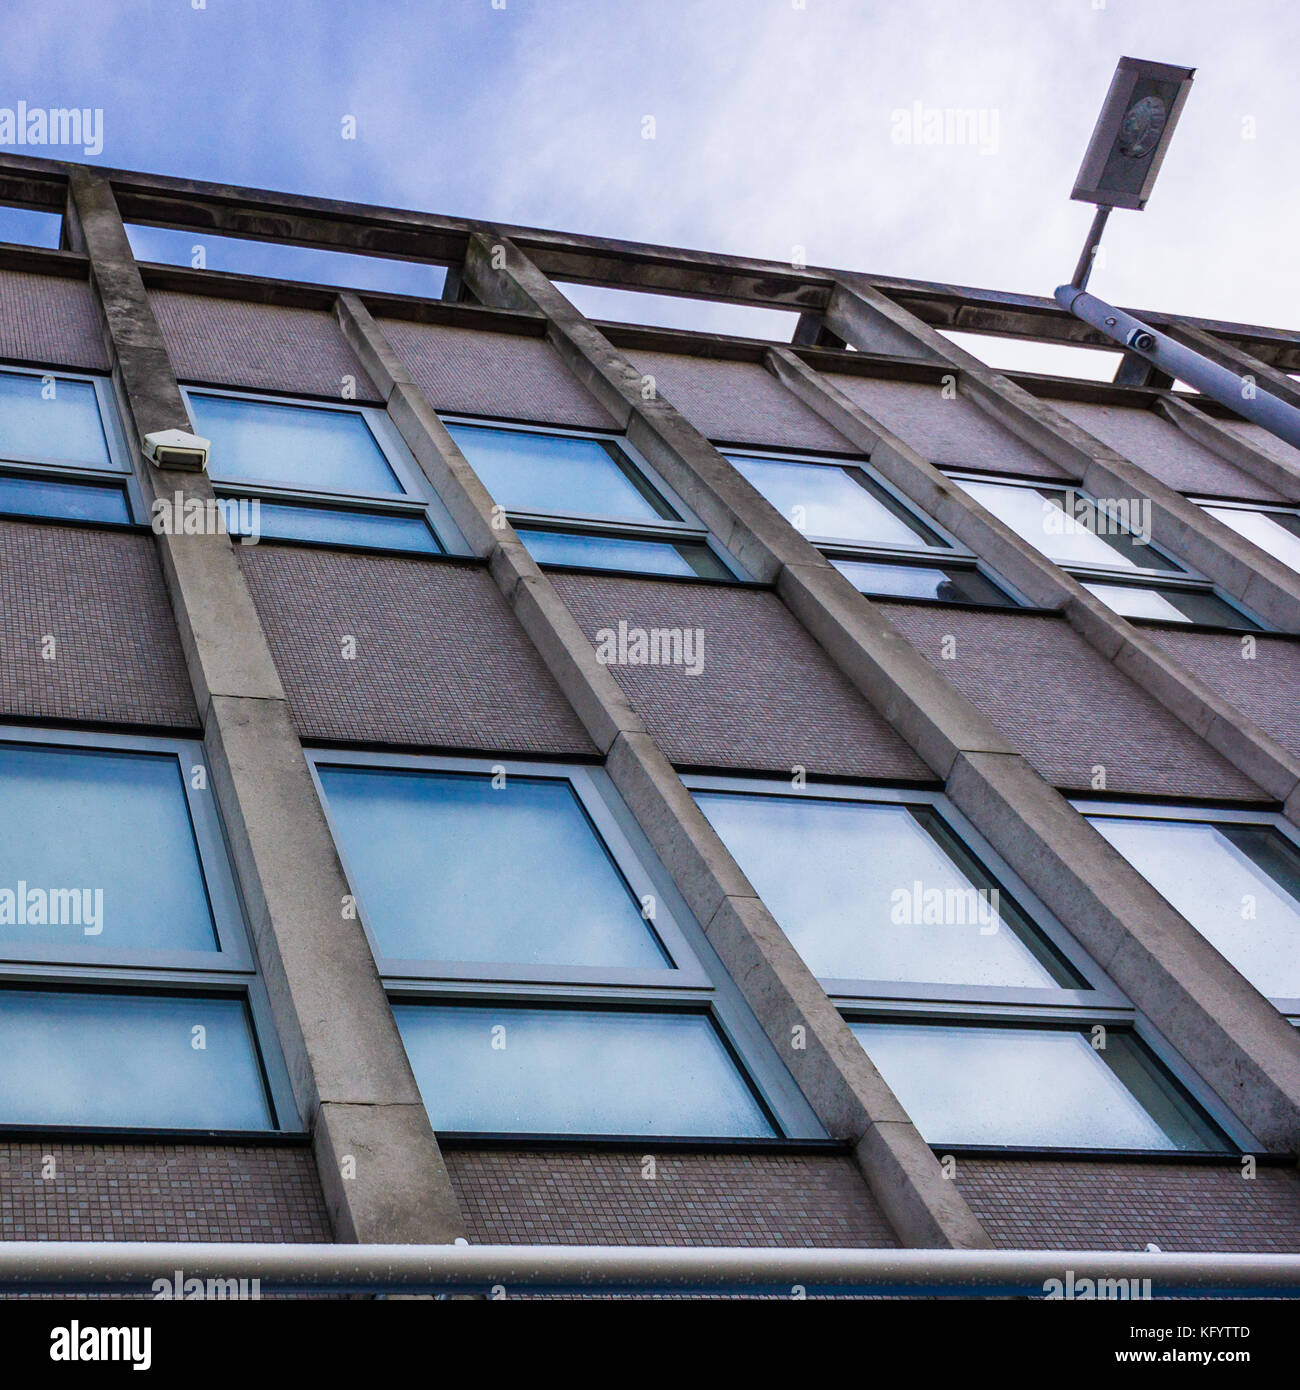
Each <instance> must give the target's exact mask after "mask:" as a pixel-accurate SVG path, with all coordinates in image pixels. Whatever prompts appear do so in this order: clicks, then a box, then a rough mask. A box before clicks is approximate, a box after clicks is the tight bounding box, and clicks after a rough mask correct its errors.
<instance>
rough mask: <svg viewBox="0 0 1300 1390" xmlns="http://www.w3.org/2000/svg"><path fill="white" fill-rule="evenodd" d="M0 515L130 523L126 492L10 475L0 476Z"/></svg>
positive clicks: (88, 484)
mask: <svg viewBox="0 0 1300 1390" xmlns="http://www.w3.org/2000/svg"><path fill="white" fill-rule="evenodd" d="M0 512H17V513H19V514H20V515H22V516H58V517H66V518H68V519H69V520H70V521H119V522H129V521H130V520H131V509H130V508H129V507H128V506H127V502H126V493H125V492H123V491H122V489H121V488H120V487H112V486H106V487H98V486H96V485H95V484H93V483H66V482H62V481H60V480H57V479H51V478H19V477H16V476H14V475H13V474H0Z"/></svg>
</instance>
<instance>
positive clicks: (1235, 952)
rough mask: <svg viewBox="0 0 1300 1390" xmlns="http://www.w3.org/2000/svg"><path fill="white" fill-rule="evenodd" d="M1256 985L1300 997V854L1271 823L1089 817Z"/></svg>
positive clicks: (1266, 990) (1284, 995) (1278, 996)
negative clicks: (1262, 824) (1214, 822)
mask: <svg viewBox="0 0 1300 1390" xmlns="http://www.w3.org/2000/svg"><path fill="white" fill-rule="evenodd" d="M1089 819H1090V820H1091V821H1092V823H1093V825H1095V826H1096V827H1097V829H1098V830H1099V831H1100V832H1101V833H1102V834H1103V835H1104V836H1105V837H1106V839H1108V840H1109V841H1110V843H1111V844H1112V845H1114V847H1115V848H1116V849H1117V850H1119V852H1120V853H1121V854H1122V855H1123V856H1124V858H1125V859H1127V860H1128V861H1129V863H1130V864H1132V865H1133V867H1134V868H1135V869H1136V870H1137V871H1138V872H1139V873H1140V874H1141V875H1142V876H1143V877H1144V878H1145V879H1147V880H1148V881H1149V882H1150V883H1151V884H1152V885H1153V886H1154V887H1155V888H1156V889H1157V891H1158V892H1160V893H1161V894H1162V895H1163V896H1164V897H1166V898H1167V899H1168V900H1169V902H1170V903H1171V904H1172V905H1173V906H1174V907H1175V908H1177V910H1178V911H1179V912H1181V913H1182V915H1183V916H1184V917H1186V918H1187V920H1188V921H1189V922H1190V923H1191V924H1192V925H1193V926H1194V927H1195V928H1196V929H1197V931H1199V932H1200V933H1201V935H1202V936H1204V937H1205V938H1206V940H1207V941H1209V943H1210V944H1211V945H1212V946H1213V947H1214V948H1215V950H1216V951H1218V952H1219V953H1220V955H1222V956H1225V957H1226V958H1227V959H1228V960H1229V961H1230V962H1231V963H1232V964H1233V965H1234V966H1236V968H1237V969H1238V970H1240V971H1241V973H1242V974H1243V975H1244V976H1245V977H1246V978H1247V979H1248V980H1249V981H1250V982H1251V984H1253V985H1254V986H1255V988H1256V989H1258V990H1260V991H1261V993H1263V994H1266V995H1269V996H1271V997H1272V998H1274V999H1300V854H1297V851H1296V849H1295V847H1294V846H1293V845H1292V844H1291V842H1290V841H1289V840H1286V839H1285V838H1283V836H1281V835H1279V834H1278V833H1277V831H1275V830H1273V829H1272V828H1270V827H1269V826H1261V825H1237V824H1231V823H1229V822H1222V823H1219V824H1211V823H1210V822H1207V821H1183V820H1134V819H1130V818H1128V817H1121V816H1090V817H1089Z"/></svg>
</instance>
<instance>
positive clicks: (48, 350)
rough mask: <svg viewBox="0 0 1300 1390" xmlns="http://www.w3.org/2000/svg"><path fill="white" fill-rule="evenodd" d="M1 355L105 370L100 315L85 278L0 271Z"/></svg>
mask: <svg viewBox="0 0 1300 1390" xmlns="http://www.w3.org/2000/svg"><path fill="white" fill-rule="evenodd" d="M0 357H3V358H7V359H9V360H10V361H13V362H27V363H30V364H31V365H32V366H36V367H41V366H50V367H74V368H80V369H81V370H83V371H88V372H106V371H107V370H108V358H107V356H106V354H105V352H104V340H103V337H102V336H101V333H100V327H99V315H98V313H97V311H96V309H95V301H94V298H93V296H92V295H91V292H90V285H89V283H88V282H87V281H85V280H74V279H70V278H68V277H66V276H62V275H36V274H32V273H31V272H29V271H25V270H0Z"/></svg>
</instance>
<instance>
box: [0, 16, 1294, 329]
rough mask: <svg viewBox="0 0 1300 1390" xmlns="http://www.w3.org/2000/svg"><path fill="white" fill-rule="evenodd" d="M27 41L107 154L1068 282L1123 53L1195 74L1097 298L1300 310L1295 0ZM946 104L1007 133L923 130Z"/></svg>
mask: <svg viewBox="0 0 1300 1390" xmlns="http://www.w3.org/2000/svg"><path fill="white" fill-rule="evenodd" d="M196 5H201V8H195V6H196ZM4 39H5V41H4V43H3V45H0V108H3V107H10V108H12V107H16V104H17V102H18V101H19V100H23V101H26V102H27V103H28V106H29V107H35V106H78V107H91V108H102V110H103V113H104V115H103V121H104V148H103V151H102V153H101V154H99V155H98V156H97V157H95V158H94V159H92V160H91V162H98V163H103V164H110V165H114V166H118V167H125V168H138V169H145V170H151V171H156V172H159V173H165V174H175V175H181V176H187V177H193V178H200V179H210V180H218V181H222V182H228V183H236V184H250V185H257V186H261V187H267V188H278V189H286V190H291V191H295V192H301V193H312V194H319V195H323V196H328V197H335V198H343V199H350V200H355V201H370V202H376V203H386V204H391V205H396V206H405V207H415V208H424V209H429V210H433V211H439V212H448V213H456V214H463V215H467V216H474V217H481V218H488V219H497V220H501V221H505V222H516V223H524V224H531V225H541V226H552V227H559V228H566V229H573V230H580V231H585V232H592V233H601V234H606V235H610V236H619V237H627V238H632V239H637V240H644V241H660V242H668V243H673V244H678V245H687V246H695V247H702V248H707V249H712V250H719V251H731V252H738V253H744V254H751V255H757V256H765V257H773V258H778V259H783V260H788V259H792V258H793V257H795V256H797V255H799V254H803V255H804V256H805V257H806V259H807V261H808V262H809V263H810V264H826V265H838V266H844V267H851V268H855V269H862V270H869V271H876V272H879V273H884V274H891V275H903V276H911V277H915V278H922V279H936V280H948V281H952V282H956V283H962V284H972V285H982V286H989V287H993V288H998V289H1010V290H1022V291H1029V292H1035V293H1045V294H1050V292H1051V290H1052V288H1053V287H1054V286H1055V285H1056V284H1057V283H1059V282H1060V281H1061V280H1063V279H1066V278H1068V276H1069V273H1070V271H1071V270H1072V268H1073V264H1074V260H1075V257H1076V255H1077V253H1078V249H1079V245H1080V244H1081V242H1082V239H1083V235H1084V232H1085V230H1086V227H1087V223H1088V218H1089V214H1090V209H1089V208H1087V207H1085V206H1084V205H1081V204H1077V203H1071V202H1070V201H1069V190H1070V187H1071V184H1072V182H1073V176H1074V173H1075V170H1076V168H1077V166H1078V163H1079V159H1080V156H1081V154H1082V152H1083V148H1084V146H1085V144H1086V142H1087V137H1088V135H1089V132H1090V131H1091V128H1092V123H1093V120H1094V118H1095V116H1096V113H1097V110H1098V108H1099V106H1100V103H1101V100H1102V97H1103V96H1104V93H1105V90H1106V86H1107V84H1108V82H1109V79H1110V75H1111V73H1112V71H1113V69H1114V65H1115V62H1116V60H1117V58H1118V57H1119V56H1120V55H1121V54H1124V53H1129V54H1133V55H1135V56H1139V57H1148V58H1156V59H1160V60H1163V61H1167V62H1174V63H1183V64H1187V65H1189V66H1195V67H1196V68H1198V74H1197V79H1196V84H1195V86H1194V88H1193V91H1192V95H1191V98H1190V100H1189V102H1188V105H1187V108H1186V111H1185V112H1184V116H1183V119H1182V123H1181V125H1180V127H1179V130H1178V133H1177V136H1176V137H1175V139H1174V142H1173V146H1172V149H1171V151H1170V154H1169V157H1168V158H1167V160H1166V162H1165V165H1164V169H1163V171H1162V173H1161V176H1160V181H1159V184H1158V186H1157V189H1156V192H1155V195H1154V196H1153V198H1152V201H1151V203H1150V205H1149V207H1148V209H1147V211H1146V212H1144V213H1142V214H1137V213H1125V212H1120V213H1117V214H1116V215H1115V216H1114V217H1113V218H1112V220H1111V227H1110V230H1109V231H1108V232H1107V238H1106V247H1105V253H1106V258H1105V261H1104V262H1103V264H1102V265H1101V266H1100V268H1099V269H1098V272H1097V274H1096V276H1095V279H1094V287H1095V288H1096V289H1097V291H1098V292H1099V293H1101V294H1103V295H1106V296H1107V297H1110V298H1113V299H1115V300H1117V301H1118V302H1120V303H1127V304H1135V305H1138V306H1152V307H1159V308H1168V309H1176V310H1179V311H1182V312H1185V313H1197V314H1204V315H1209V316H1217V317H1224V318H1235V319H1242V320H1247V321H1255V322H1261V323H1268V324H1279V325H1294V324H1296V323H1297V322H1300V288H1297V284H1296V277H1295V275H1294V274H1293V273H1291V271H1292V261H1293V258H1294V254H1295V253H1294V230H1293V229H1294V228H1295V227H1296V226H1297V225H1300V182H1298V181H1297V179H1296V178H1295V171H1296V157H1295V152H1294V140H1295V132H1296V130H1297V129H1300V83H1297V81H1296V73H1295V64H1296V56H1295V55H1296V54H1297V53H1300V5H1296V4H1295V3H1293V0H1257V3H1242V4H1235V5H1226V4H1223V3H1221V0H889V3H884V2H883V0H423V3H419V2H418V0H385V3H372V4H362V3H357V2H356V0H352V2H350V3H349V2H348V0H95V3H93V4H87V3H86V0H40V3H30V4H29V3H23V2H22V0H10V3H9V4H8V5H7V6H6V12H5V23H4ZM918 104H919V108H920V109H921V110H922V111H929V110H932V109H940V110H949V109H951V110H968V109H969V110H975V111H977V112H979V113H980V116H981V119H982V122H983V125H982V130H983V139H982V140H980V141H979V142H977V143H976V144H962V145H957V144H949V145H923V144H916V143H907V142H904V141H902V140H900V138H899V136H900V133H901V134H906V133H907V131H908V130H909V128H910V119H911V117H910V113H911V112H913V111H914V110H916V109H917V108H918ZM346 117H353V118H355V139H346V138H344V131H345V124H344V123H345V118H346ZM648 117H649V118H653V126H652V127H651V126H650V125H649V124H648V123H647V118H648ZM651 130H652V133H653V138H652V139H648V138H645V137H646V135H647V133H648V132H650V131H651ZM25 152H27V153H49V154H52V155H54V156H55V157H65V158H67V157H71V158H80V157H83V156H82V155H81V154H80V152H77V151H68V150H63V149H52V150H47V151H41V150H27V151H25ZM8 225H10V226H12V225H13V223H12V222H10V223H9V224H8ZM6 234H12V233H6ZM193 241H194V238H193V237H191V236H189V235H188V234H186V235H185V236H183V237H182V238H181V241H180V242H174V243H173V244H172V245H171V246H170V247H166V246H164V239H163V238H159V237H156V236H155V237H154V238H152V239H151V240H148V241H146V242H143V243H142V247H143V249H144V250H145V251H146V252H147V253H148V254H150V255H154V256H156V257H158V258H159V259H164V258H166V259H171V258H173V257H176V258H181V259H187V260H188V259H189V257H188V255H187V254H186V251H187V248H188V247H189V246H190V245H191V244H192V243H193ZM182 243H183V244H182ZM225 254H226V253H225V252H223V251H222V249H221V248H220V247H219V246H217V247H210V248H208V256H209V259H208V264H210V265H214V266H218V267H220V266H221V265H223V264H226V263H229V262H228V261H223V259H222V257H223V255H225ZM249 254H250V255H251V256H254V257H256V256H257V255H259V254H261V253H257V252H250V253H249ZM244 264H245V265H246V266H247V268H257V266H258V265H260V264H262V262H253V263H250V262H248V261H245V262H244ZM267 268H268V269H270V268H272V267H270V266H269V264H268V265H267ZM304 273H310V272H309V271H306V272H304ZM426 278H427V277H426ZM407 282H409V277H408V281H407ZM608 303H609V300H608V298H607V297H606V299H605V300H604V301H603V304H605V305H607V304H608ZM585 306H586V307H590V308H592V309H595V310H597V311H600V310H602V301H601V299H600V297H599V296H592V297H589V301H588V302H587V304H586V305H585ZM719 312H725V311H719ZM715 321H716V322H717V323H719V325H721V324H722V322H723V320H722V319H721V318H719V319H716V320H715ZM732 322H733V323H734V320H732ZM734 331H745V329H744V327H743V325H736V326H735V328H734ZM773 331H774V332H777V331H780V330H777V329H774V330H773Z"/></svg>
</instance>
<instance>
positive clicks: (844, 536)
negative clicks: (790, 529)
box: [727, 454, 944, 546]
mask: <svg viewBox="0 0 1300 1390" xmlns="http://www.w3.org/2000/svg"><path fill="white" fill-rule="evenodd" d="M727 457H728V458H730V459H731V461H732V462H733V463H734V464H735V465H736V467H737V468H738V469H739V470H740V472H741V473H743V474H744V475H745V477H746V478H748V479H749V481H750V482H751V483H753V485H754V486H755V487H756V488H757V489H758V491H759V492H761V493H762V494H763V496H764V497H766V498H767V500H768V501H769V502H770V503H771V504H772V505H773V506H774V507H775V508H776V509H777V511H779V512H780V513H781V514H782V516H784V517H785V519H786V520H787V521H789V522H791V523H792V524H793V525H794V526H796V527H797V528H798V529H799V530H800V531H803V532H804V533H805V534H806V535H808V536H813V537H816V538H818V539H823V540H837V541H863V542H867V543H870V544H875V545H904V546H919V545H932V546H942V545H943V544H944V542H943V541H942V540H940V538H939V536H938V534H937V533H936V532H934V531H932V530H931V529H930V528H929V527H928V526H926V525H925V524H924V523H923V522H921V521H919V520H918V519H916V518H915V517H913V516H912V515H911V514H910V513H909V512H908V511H907V510H906V508H904V507H903V506H901V505H900V504H899V503H897V502H895V501H894V500H893V498H891V497H890V496H889V495H888V494H887V493H886V492H885V491H884V490H883V489H881V488H875V487H871V486H870V484H869V482H868V480H867V478H866V477H865V476H864V475H863V474H862V473H861V472H860V471H859V470H857V469H853V470H849V469H846V468H841V467H839V466H838V465H833V464H824V463H799V462H796V461H794V460H790V461H789V462H787V461H785V460H783V459H760V458H751V457H750V456H748V455H746V454H728V455H727Z"/></svg>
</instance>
